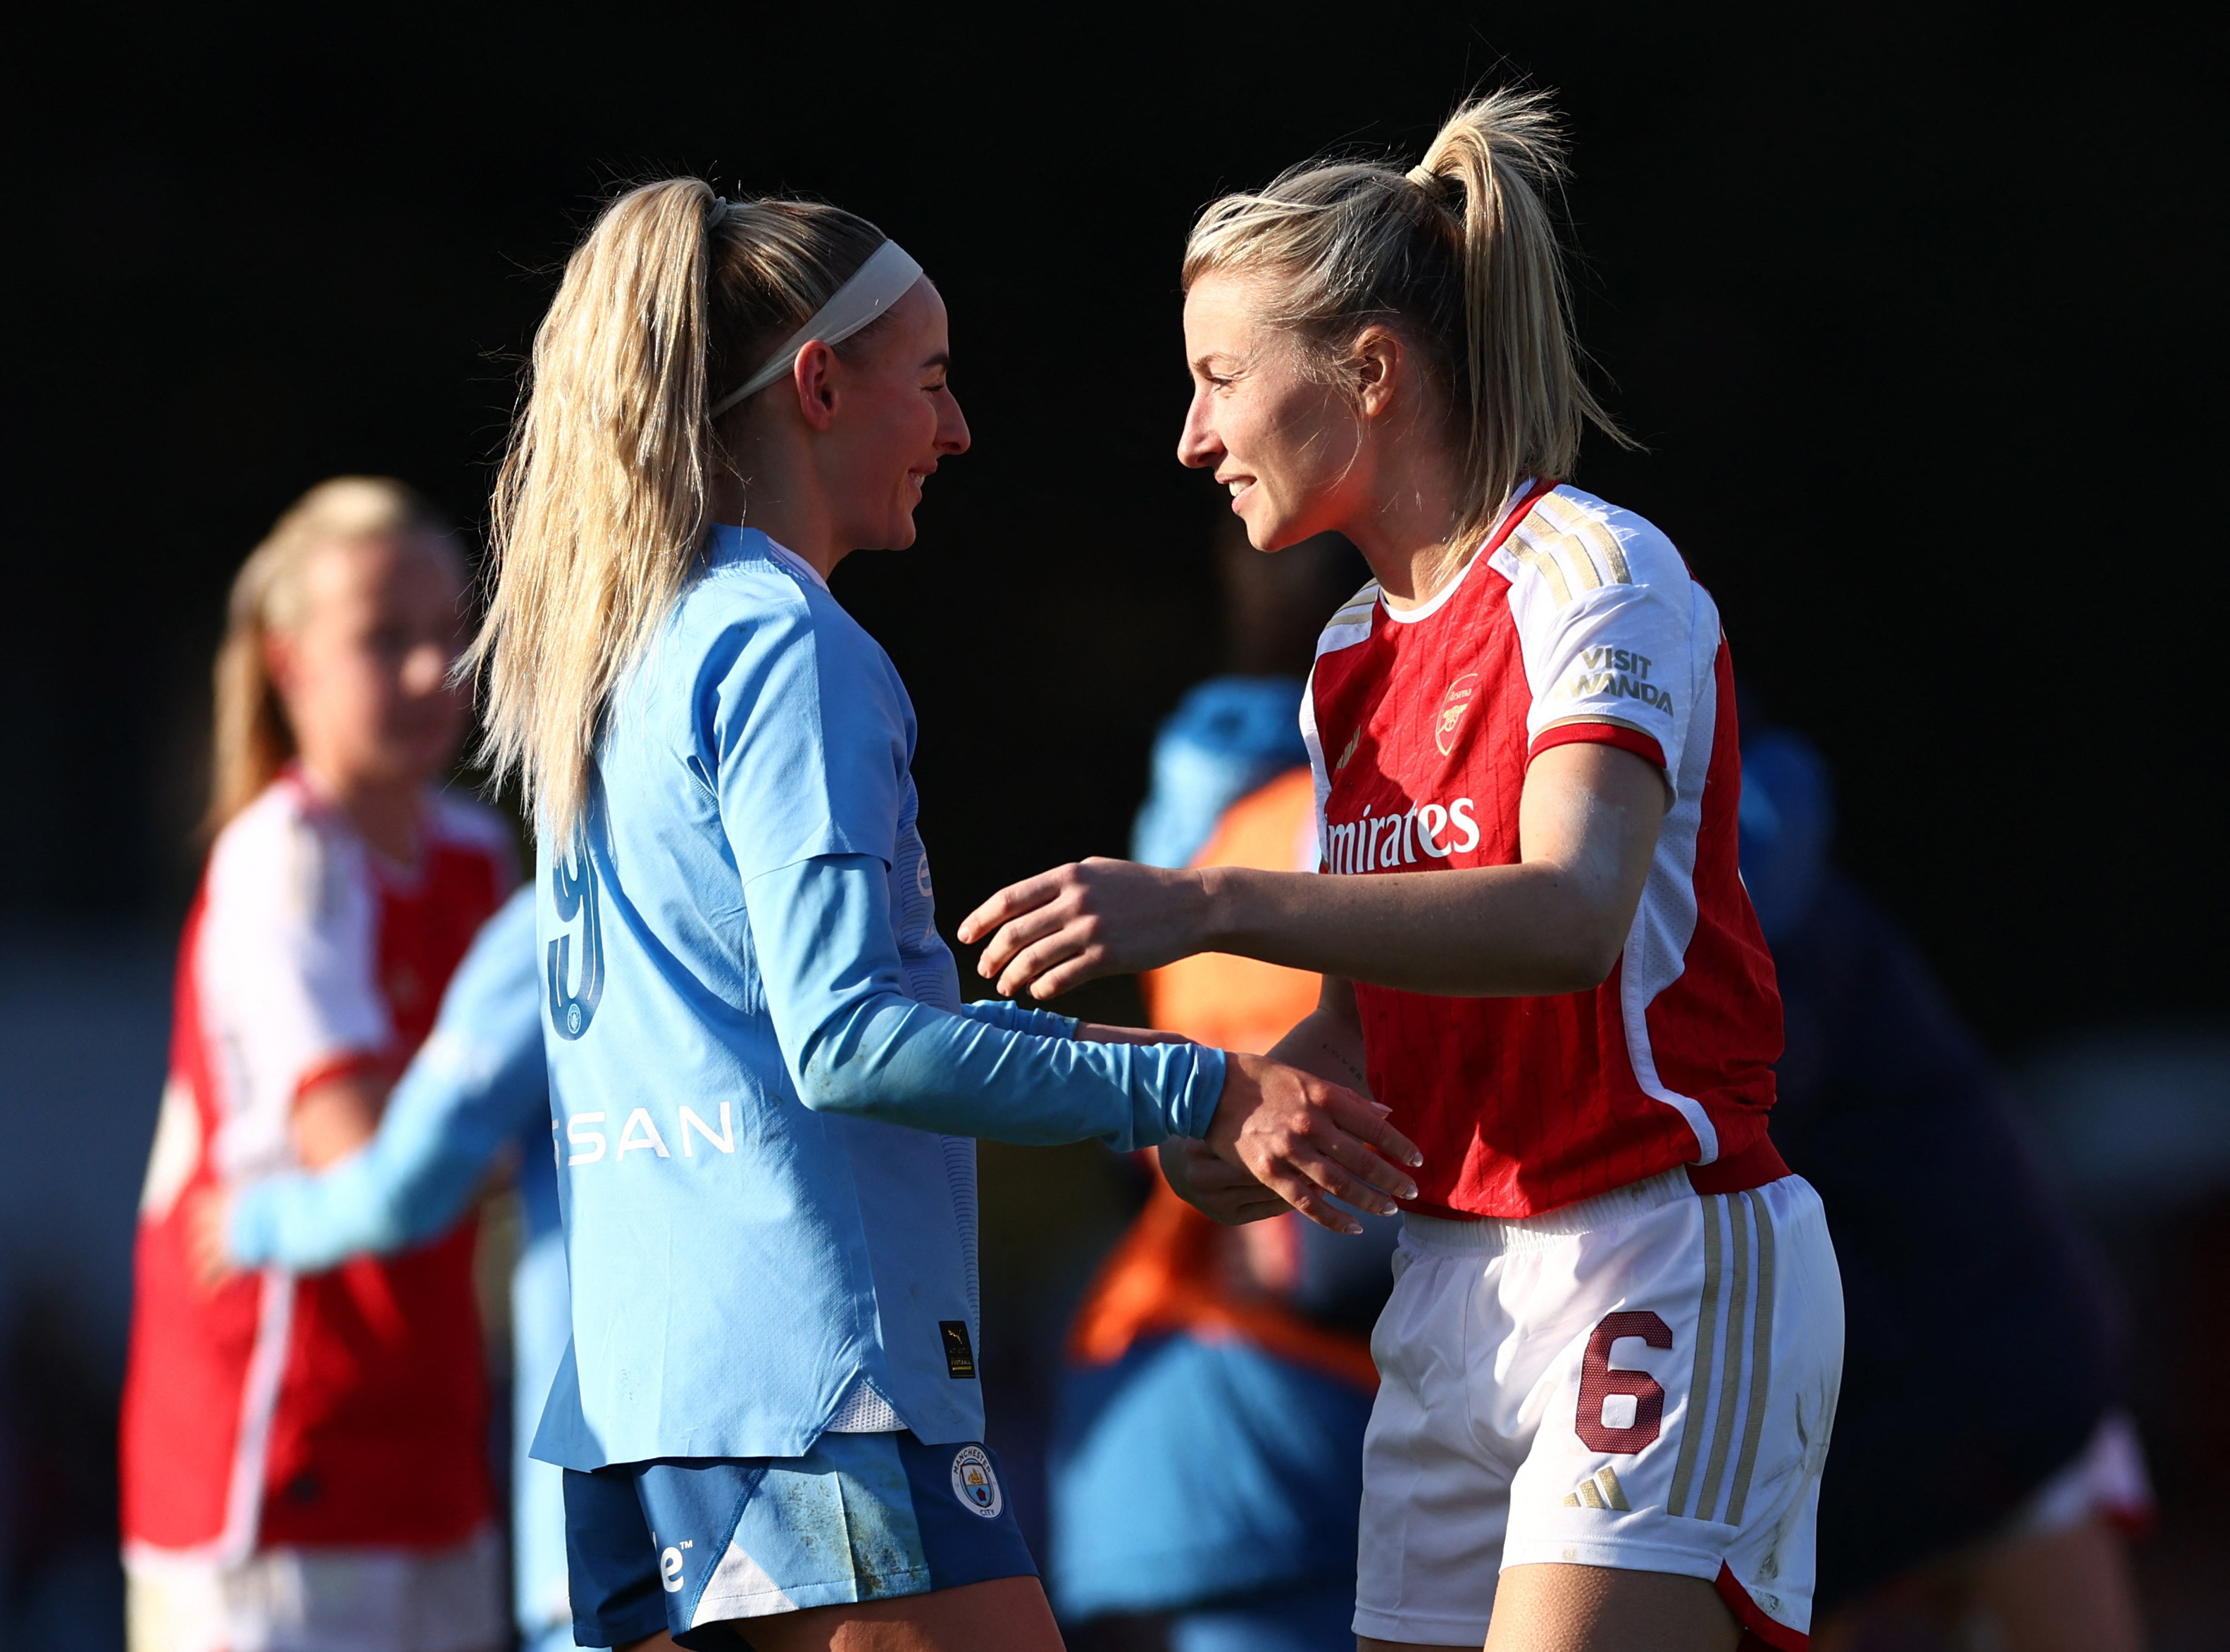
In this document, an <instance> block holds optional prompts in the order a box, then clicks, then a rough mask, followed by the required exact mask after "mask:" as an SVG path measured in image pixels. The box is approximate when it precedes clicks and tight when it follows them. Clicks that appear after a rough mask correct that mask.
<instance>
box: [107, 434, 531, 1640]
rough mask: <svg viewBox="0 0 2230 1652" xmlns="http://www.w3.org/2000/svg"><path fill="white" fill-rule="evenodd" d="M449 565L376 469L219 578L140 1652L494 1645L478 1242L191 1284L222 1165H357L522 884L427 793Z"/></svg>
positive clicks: (139, 1486)
mask: <svg viewBox="0 0 2230 1652" xmlns="http://www.w3.org/2000/svg"><path fill="white" fill-rule="evenodd" d="M463 590H464V586H463V569H462V567H461V562H460V560H459V557H458V554H457V550H456V547H455V544H454V541H453V540H452V539H451V538H450V537H449V535H448V531H447V530H446V529H445V528H444V527H443V526H442V525H441V524H440V523H439V522H438V521H437V520H436V519H435V517H434V516H433V514H432V513H431V511H429V508H428V507H427V506H426V505H425V504H424V503H423V502H422V501H421V500H419V499H418V498H416V496H414V495H412V494H410V493H409V492H408V491H407V490H405V489H403V487H401V486H400V485H397V484H395V483H392V482H387V481H380V480H372V479H362V478H342V479H337V480H334V481H330V482H326V483H325V484H323V485H320V486H319V487H317V488H314V489H313V490H312V491H311V492H309V493H308V494H306V496H304V498H302V499H301V500H300V502H298V503H297V504H296V505H294V507H293V509H292V510H290V511H288V512H287V514H286V515H285V516H284V517H280V520H279V522H278V524H277V525H276V526H274V528H273V530H272V531H271V535H270V537H268V538H267V539H266V540H265V541H264V543H263V544H262V545H261V546H260V547H259V548H258V549H257V550H256V551H255V554H254V555H253V556H250V557H249V558H248V562H247V563H246V565H245V566H244V567H243V568H242V569H241V572H240V575H239V577H238V578H237V580H236V581H235V583H234V586H233V593H232V602H231V611H230V619H229V627H228V631H227V634H226V637H225V641H224V644H223V646H222V649H221V651H220V652H219V654H218V657H217V668H216V691H217V705H216V769H215V777H214V778H215V785H214V794H213V797H212V800H211V806H210V817H209V818H210V824H211V826H213V827H214V828H215V829H216V835H215V841H214V843H213V844H212V845H211V847H210V850H209V863H208V866H207V869H206V871H204V873H203V880H202V887H201V890H200V893H199V894H198V896H197V897H196V899H195V902H194V905H193V909H192V910H191V912H190V914H189V915H188V917H187V920H186V929H185V935H184V940H183V942H182V943H181V945H180V949H179V959H178V976H177V1001H176V1021H175V1025H174V1028H173V1031H172V1034H171V1072H170V1081H169V1083H168V1086H167V1088H166V1089H165V1090H164V1097H163V1109H162V1115H161V1120H160V1122H159V1124H158V1127H157V1134H156V1139H155V1145H154V1150H153V1153H152V1155H151V1160H150V1162H149V1165H148V1170H147V1183H146V1190H145V1195H144V1197H143V1199H142V1203H141V1209H140V1220H139V1242H138V1250H137V1257H136V1264H135V1269H136V1279H137V1284H136V1289H135V1295H134V1302H133V1308H132V1348H131V1357H130V1365H129V1369H128V1372H127V1375H126V1387H125V1397H124V1412H123V1439H122V1466H123V1482H124V1483H123V1523H124V1542H125V1564H126V1573H127V1577H128V1580H129V1606H130V1630H131V1643H132V1649H133V1652H243V1649H249V1648H253V1649H257V1652H480V1649H484V1648H493V1647H495V1646H498V1645H499V1644H504V1643H506V1634H507V1629H508V1626H507V1624H506V1621H505V1614H504V1612H503V1609H502V1578H501V1571H500V1565H501V1556H500V1546H499V1540H498V1538H497V1536H496V1533H495V1532H494V1531H493V1527H492V1524H491V1521H492V1518H493V1510H494V1499H493V1495H492V1487H491V1484H490V1476H489V1471H488V1462H487V1421H488V1392H487V1379H486V1375H485V1372H483V1369H482V1363H481V1351H480V1320H479V1315H478V1312H477V1310H476V1308H475V1304H474V1295H473V1282H472V1261H473V1244H474V1224H473V1222H472V1221H471V1220H470V1219H469V1218H468V1219H467V1220H466V1221H465V1222H464V1223H462V1224H461V1225H459V1226H457V1227H455V1228H453V1229H452V1230H451V1231H449V1232H448V1234H447V1235H446V1236H444V1237H441V1238H439V1239H437V1240H435V1241H434V1242H433V1243H432V1244H429V1245H427V1246H425V1247H423V1248H422V1249H419V1250H411V1251H407V1252H405V1253H403V1254H402V1255H399V1256H396V1257H384V1258H382V1257H358V1258H357V1259H355V1260H352V1261H350V1262H347V1263H343V1264H342V1265H340V1266H339V1267H338V1268H335V1269H333V1270H332V1271H330V1272H327V1273H321V1274H316V1275H310V1276H297V1275H294V1274H293V1273H290V1272H287V1271H286V1270H283V1269H278V1268H266V1269H262V1270H258V1271H256V1272H254V1273H248V1274H235V1275H232V1276H229V1277H226V1278H223V1279H222V1280H216V1281H210V1280H209V1279H207V1278H206V1277H204V1276H200V1275H198V1274H197V1269H196V1261H195V1248H194V1237H195V1225H196V1213H197V1210H198V1209H199V1207H200V1205H202V1204H203V1202H204V1201H206V1200H208V1199H211V1198H212V1197H214V1196H215V1195H216V1190H218V1189H219V1188H220V1187H221V1186H222V1184H223V1183H224V1182H225V1181H227V1180H238V1179H242V1178H246V1177H253V1176H255V1175H257V1174H261V1173H270V1172H272V1171H276V1170H281V1169H287V1168H293V1167H307V1168H316V1167H320V1166H323V1165H326V1164H330V1163H332V1161H333V1160H337V1159H338V1158H340V1157H342V1156H343V1155H344V1154H348V1153H350V1152H351V1151H352V1150H354V1149H355V1148H357V1147H360V1146H362V1145H363V1144H364V1142H365V1141H368V1140H369V1139H370V1138H371V1135H372V1134H373V1132H374V1130H375V1129H376V1128H377V1125H378V1122H379V1116H380V1112H381V1109H382V1108H383V1105H384V1102H385V1100H386V1096H387V1091H388V1089H389V1087H390V1085H391V1084H392V1083H393V1082H394V1080H395V1078H396V1075H397V1074H398V1073H399V1072H400V1071H401V1070H402V1069H403V1066H404V1065H405V1064H407V1063H408V1061H409V1057H410V1055H411V1052H412V1051H414V1050H416V1047H417V1046H418V1045H419V1043H420V1042H421V1041H422V1039H423V1038H425V1036H426V1034H427V1032H428V1030H429V1028H430V1027H431V1025H433V1019H434V1014H435V1010H436V1009H437V1007H438V1006H440V1003H441V992H442V988H443V987H444V986H445V985H446V984H447V982H448V978H449V974H450V972H451V970H453V969H454V967H455V966H456V963H457V961H458V960H459V959H460V958H461V957H462V956H463V955H464V952H465V949H466V948H467V945H468V944H469V943H470V942H471V940H472V938H473V935H474V932H475V931H476V930H477V929H479V928H480V924H481V922H483V921H484V920H485V919H486V918H487V916H489V914H491V913H492V912H493V911H494V910H495V909H496V907H497V905H498V904H499V903H500V902H501V900H502V899H503V897H504V896H505V895H506V893H507V892H508V890H509V889H510V887H511V885H512V883H513V882H514V881H515V871H514V858H515V855H514V851H513V848H512V841H511V838H510V834H509V832H508V831H507V830H506V828H505V827H504V826H503V825H502V824H501V822H500V821H499V820H498V819H497V817H495V816H494V815H493V814H492V813H488V812H487V810H484V809H482V808H480V807H477V806H474V805H471V804H467V803H464V802H461V801H459V800H455V799H452V798H449V797H446V796H443V795H441V794H438V793H437V792H435V790H433V789H432V787H433V786H434V783H435V781H437V780H438V779H439V777H440V775H441V771H442V770H443V768H445V767H446V766H447V765H448V762H449V759H450V757H451V755H453V754H454V751H455V749H456V744H457V741H458V739H459V737H460V736H461V734H462V732H463V727H464V716H465V707H464V702H463V700H462V697H461V696H460V694H459V693H458V692H457V691H456V690H454V688H453V687H452V686H451V684H450V681H449V671H450V667H451V665H452V664H453V663H454V660H455V658H456V655H457V652H458V650H459V647H460V645H461V635H460V627H461V622H462V619H463V615H462V613H461V604H462V600H463Z"/></svg>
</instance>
